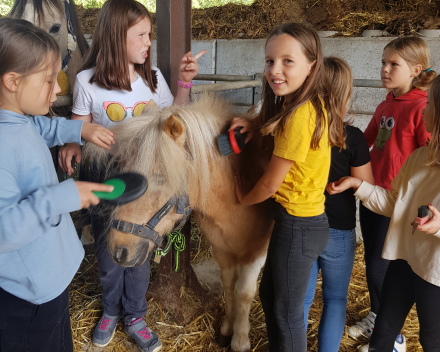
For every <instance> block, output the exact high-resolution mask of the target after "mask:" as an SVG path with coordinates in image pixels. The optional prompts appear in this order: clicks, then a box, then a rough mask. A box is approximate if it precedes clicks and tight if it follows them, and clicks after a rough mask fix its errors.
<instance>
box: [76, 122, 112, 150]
mask: <svg viewBox="0 0 440 352" xmlns="http://www.w3.org/2000/svg"><path fill="white" fill-rule="evenodd" d="M81 137H82V138H83V139H85V140H86V141H87V142H92V143H94V144H96V145H98V146H100V147H102V148H105V149H110V145H112V144H115V140H114V138H113V132H112V131H109V130H108V129H107V128H105V127H102V126H101V125H98V124H97V123H90V122H84V124H83V127H82V130H81Z"/></svg>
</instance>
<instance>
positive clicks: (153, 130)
mask: <svg viewBox="0 0 440 352" xmlns="http://www.w3.org/2000/svg"><path fill="white" fill-rule="evenodd" d="M171 115H174V116H176V117H177V118H178V119H179V120H180V121H181V122H182V124H183V127H184V133H186V147H185V148H181V147H180V146H179V145H178V144H177V143H176V142H175V141H174V140H173V139H171V138H170V137H169V136H168V135H167V134H166V133H165V131H164V130H163V128H162V126H163V123H164V122H165V120H167V119H168V118H169V117H170V116H171ZM231 117H232V116H231V114H230V105H229V104H228V103H227V102H226V101H224V100H223V99H220V98H216V97H214V96H212V95H202V96H201V97H200V98H199V99H198V100H197V101H196V102H194V103H192V104H189V105H186V106H183V107H180V106H174V105H173V106H171V107H167V108H164V109H162V110H158V109H157V108H150V109H149V110H148V111H147V112H145V113H143V114H141V115H140V116H138V117H135V118H130V119H128V120H126V121H124V122H123V123H121V124H118V125H116V126H114V127H112V128H111V130H112V132H113V133H114V138H115V140H116V144H114V145H112V146H111V149H110V150H106V149H104V148H100V147H98V146H96V145H94V144H92V143H87V145H86V147H85V150H84V156H85V157H86V158H90V159H91V161H92V162H94V163H96V164H97V166H98V168H99V169H104V168H105V170H106V175H107V176H110V175H111V173H112V165H114V163H117V164H118V165H119V167H120V170H121V171H124V172H126V171H135V172H138V173H141V174H143V175H144V176H146V177H147V179H148V184H149V188H150V189H151V188H152V187H153V188H154V187H156V186H158V185H161V184H166V187H167V188H169V189H170V191H171V192H172V193H175V194H181V193H185V192H187V185H188V175H191V174H194V173H195V172H196V173H197V178H198V180H199V187H200V189H201V190H203V189H209V180H210V168H209V165H210V161H212V159H217V160H218V161H220V159H221V158H222V157H221V154H220V153H219V152H218V150H217V146H216V137H217V136H218V135H219V133H220V132H221V130H222V128H223V127H224V126H225V125H226V123H227V122H229V121H230V120H231ZM202 193H203V192H201V193H199V194H201V195H202Z"/></svg>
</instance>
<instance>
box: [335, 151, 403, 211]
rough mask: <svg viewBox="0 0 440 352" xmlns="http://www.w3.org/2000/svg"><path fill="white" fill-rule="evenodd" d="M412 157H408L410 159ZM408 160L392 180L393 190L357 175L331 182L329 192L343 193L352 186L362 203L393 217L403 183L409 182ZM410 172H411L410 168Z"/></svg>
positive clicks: (372, 209)
mask: <svg viewBox="0 0 440 352" xmlns="http://www.w3.org/2000/svg"><path fill="white" fill-rule="evenodd" d="M410 159H411V158H408V160H410ZM408 160H406V161H405V163H404V164H403V166H402V167H401V169H400V170H399V172H398V173H397V175H396V177H395V178H394V179H393V181H392V182H391V191H390V190H387V189H384V188H382V187H379V186H373V185H372V184H370V183H368V182H366V181H362V180H360V179H358V178H355V177H343V178H341V179H339V180H338V181H335V182H332V183H329V184H328V185H327V187H326V189H327V192H328V193H329V194H336V193H341V192H343V191H345V190H347V189H348V188H350V187H352V188H353V189H354V191H355V194H354V195H355V196H356V197H357V198H359V199H360V200H361V201H362V204H363V205H364V206H365V207H367V208H368V209H370V210H371V211H373V212H375V213H376V214H380V215H384V216H387V217H389V218H390V217H391V216H392V215H393V211H394V206H395V205H396V200H397V196H398V192H399V190H400V187H401V185H402V184H406V183H407V182H409V180H407V178H408V175H406V171H407V165H408ZM408 172H411V171H410V170H408Z"/></svg>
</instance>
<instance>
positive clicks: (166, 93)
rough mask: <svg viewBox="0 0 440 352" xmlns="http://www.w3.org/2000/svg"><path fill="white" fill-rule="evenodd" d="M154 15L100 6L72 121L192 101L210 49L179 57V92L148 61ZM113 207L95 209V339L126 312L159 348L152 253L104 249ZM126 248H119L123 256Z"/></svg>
mask: <svg viewBox="0 0 440 352" xmlns="http://www.w3.org/2000/svg"><path fill="white" fill-rule="evenodd" d="M151 37H152V19H151V16H150V14H149V12H148V10H147V9H146V8H145V6H143V5H142V4H141V3H139V2H138V1H135V0H108V1H106V2H105V3H104V5H103V6H102V8H101V10H100V12H99V15H98V21H97V25H96V30H95V33H94V35H93V43H92V46H91V48H90V51H89V53H88V56H87V57H86V59H85V63H84V65H83V67H82V69H81V70H80V72H79V73H78V75H77V79H76V83H75V86H74V91H73V100H74V104H73V109H72V112H73V114H72V119H73V120H84V121H89V122H93V123H96V124H100V125H101V126H105V127H111V126H112V125H115V124H118V123H121V122H122V121H124V120H125V119H129V118H132V117H136V116H138V115H140V114H141V112H142V110H143V108H144V106H145V105H146V104H148V102H149V101H151V100H153V101H154V102H155V103H156V105H158V106H159V107H160V108H163V107H167V106H170V105H172V104H173V103H176V104H181V105H182V104H185V103H186V102H187V101H188V100H189V88H190V87H191V86H192V79H193V78H194V77H195V76H196V75H197V73H198V65H197V59H198V58H199V57H200V56H202V55H203V54H204V53H205V52H206V51H202V52H200V53H198V54H197V55H195V56H194V57H191V53H190V52H189V53H187V54H186V55H184V57H183V58H182V61H181V64H180V68H179V69H180V70H179V81H178V82H175V84H178V85H179V86H178V90H177V96H176V98H174V97H173V95H172V94H171V91H170V89H169V88H168V85H167V83H166V81H165V79H164V77H163V75H162V73H161V72H160V70H159V69H158V68H156V67H152V66H151ZM72 156H75V158H76V161H77V162H79V161H80V158H81V151H80V149H79V148H77V147H76V146H74V145H68V146H66V147H65V148H63V149H61V150H60V154H59V160H60V165H61V167H62V168H63V170H64V171H67V172H68V173H69V174H71V173H72V172H73V169H72V167H71V164H70V163H71V160H72ZM90 174H91V179H92V180H94V181H100V180H102V179H103V178H104V176H103V174H104V172H102V170H98V169H97V167H96V165H94V164H92V165H91V168H90ZM108 219H109V214H106V213H105V212H104V211H103V210H102V209H99V208H96V207H94V208H92V210H91V220H92V230H93V234H94V237H95V254H96V257H97V259H98V268H99V270H98V274H99V278H100V281H101V285H102V290H103V293H102V296H103V297H102V304H103V307H104V312H103V315H102V317H101V319H100V320H99V322H98V324H97V326H96V328H95V331H94V334H93V343H94V345H96V346H99V347H104V346H106V345H108V344H109V343H110V341H111V340H112V338H113V336H114V333H115V328H116V325H117V323H118V321H119V320H120V318H121V317H122V318H123V321H124V326H125V331H126V332H127V334H129V335H130V336H131V337H132V338H133V339H134V340H135V341H136V343H137V345H138V346H139V348H140V349H141V350H142V351H144V352H156V351H159V350H160V349H161V346H162V344H161V341H160V339H159V337H158V336H157V335H156V334H155V333H154V332H153V331H152V330H151V329H150V328H148V327H147V325H146V322H145V320H144V318H143V316H144V315H145V314H146V313H147V301H146V299H145V294H146V292H147V289H148V285H149V279H150V258H148V259H147V260H146V261H145V263H144V264H142V265H140V266H133V267H129V268H125V267H122V266H121V265H119V264H117V263H115V262H114V261H113V259H112V258H111V257H110V255H109V253H108V252H107V239H106V238H107V234H108ZM122 255H123V253H121V256H122Z"/></svg>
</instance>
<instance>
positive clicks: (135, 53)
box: [127, 17, 151, 64]
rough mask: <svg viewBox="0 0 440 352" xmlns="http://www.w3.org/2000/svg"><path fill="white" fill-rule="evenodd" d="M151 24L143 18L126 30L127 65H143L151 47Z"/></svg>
mask: <svg viewBox="0 0 440 352" xmlns="http://www.w3.org/2000/svg"><path fill="white" fill-rule="evenodd" d="M150 36H151V22H150V20H149V19H148V18H146V17H144V18H143V19H142V20H140V21H138V22H137V23H136V24H134V25H133V26H131V27H130V28H129V29H128V30H127V58H128V63H129V64H143V63H144V62H145V59H146V58H147V56H148V49H149V48H150V46H151V39H150Z"/></svg>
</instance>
